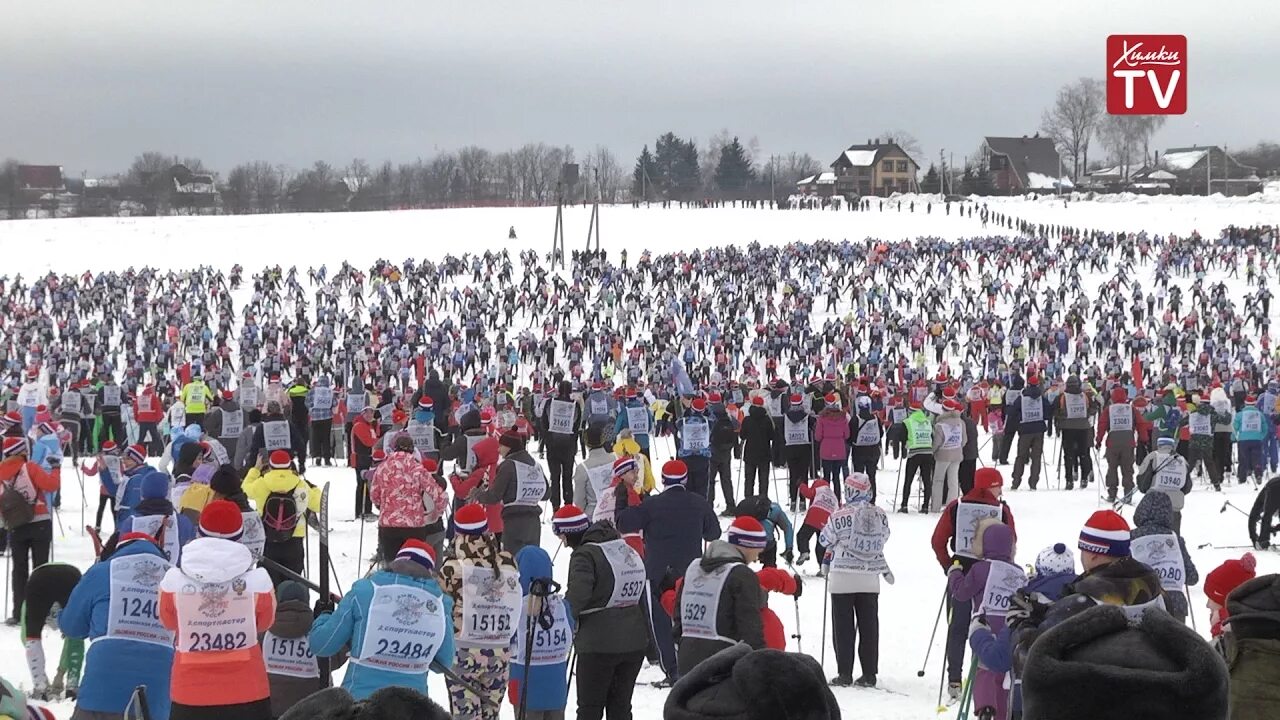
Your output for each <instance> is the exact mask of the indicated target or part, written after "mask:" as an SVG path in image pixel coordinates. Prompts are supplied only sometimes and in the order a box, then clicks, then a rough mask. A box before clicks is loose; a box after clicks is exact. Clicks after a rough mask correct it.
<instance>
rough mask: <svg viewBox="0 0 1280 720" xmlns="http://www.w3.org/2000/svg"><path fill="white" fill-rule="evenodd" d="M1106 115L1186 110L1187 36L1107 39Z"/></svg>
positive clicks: (1168, 113) (1166, 112)
mask: <svg viewBox="0 0 1280 720" xmlns="http://www.w3.org/2000/svg"><path fill="white" fill-rule="evenodd" d="M1106 85H1107V112H1108V113H1110V114H1112V115H1181V114H1183V113H1185V112H1186V111H1187V36H1185V35H1111V36H1108V37H1107V82H1106Z"/></svg>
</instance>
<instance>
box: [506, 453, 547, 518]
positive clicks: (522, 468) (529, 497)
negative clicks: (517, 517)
mask: <svg viewBox="0 0 1280 720" xmlns="http://www.w3.org/2000/svg"><path fill="white" fill-rule="evenodd" d="M511 463H512V464H513V465H515V469H516V499H515V500H514V501H513V502H512V503H511V504H512V505H520V506H523V507H537V506H538V503H540V502H542V498H543V496H545V495H546V494H547V477H546V476H545V475H543V474H542V466H541V465H526V464H524V463H522V462H517V461H515V460H512V461H511Z"/></svg>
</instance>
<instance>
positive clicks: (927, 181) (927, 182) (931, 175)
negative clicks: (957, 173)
mask: <svg viewBox="0 0 1280 720" xmlns="http://www.w3.org/2000/svg"><path fill="white" fill-rule="evenodd" d="M920 192H922V193H938V192H942V178H941V177H940V176H939V175H938V168H937V167H936V166H934V165H933V163H930V164H929V172H927V173H925V174H924V180H921V181H920Z"/></svg>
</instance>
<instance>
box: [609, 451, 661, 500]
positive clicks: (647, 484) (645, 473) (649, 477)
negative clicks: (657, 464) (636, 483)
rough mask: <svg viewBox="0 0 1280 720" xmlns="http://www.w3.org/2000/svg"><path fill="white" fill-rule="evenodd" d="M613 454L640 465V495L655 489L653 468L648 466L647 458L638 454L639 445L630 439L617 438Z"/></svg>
mask: <svg viewBox="0 0 1280 720" xmlns="http://www.w3.org/2000/svg"><path fill="white" fill-rule="evenodd" d="M613 454H614V455H617V456H618V457H622V456H623V455H627V456H630V457H633V458H635V460H636V462H638V463H640V480H641V482H642V483H643V487H642V489H641V492H642V493H651V492H653V489H654V488H655V487H657V486H656V485H654V482H653V468H652V467H650V466H649V458H647V457H645V455H644V453H642V452H640V443H638V442H636V441H635V439H633V438H630V437H624V438H618V441H617V442H615V443H614V444H613Z"/></svg>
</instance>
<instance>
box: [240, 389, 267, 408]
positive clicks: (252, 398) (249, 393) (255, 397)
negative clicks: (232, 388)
mask: <svg viewBox="0 0 1280 720" xmlns="http://www.w3.org/2000/svg"><path fill="white" fill-rule="evenodd" d="M261 399H262V393H260V392H258V387H257V386H256V385H241V386H240V406H241V407H247V408H256V407H258V404H259V401H260V400H261Z"/></svg>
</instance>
